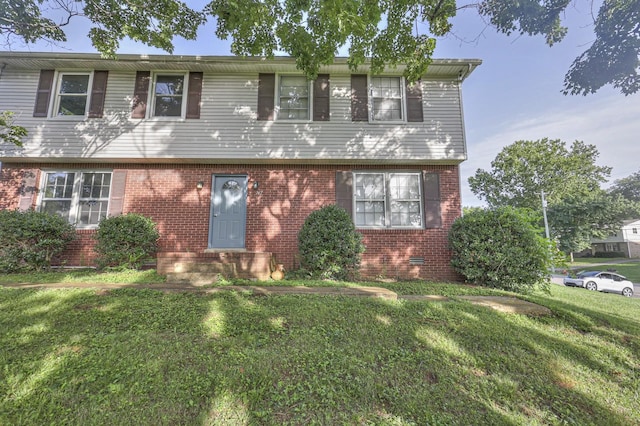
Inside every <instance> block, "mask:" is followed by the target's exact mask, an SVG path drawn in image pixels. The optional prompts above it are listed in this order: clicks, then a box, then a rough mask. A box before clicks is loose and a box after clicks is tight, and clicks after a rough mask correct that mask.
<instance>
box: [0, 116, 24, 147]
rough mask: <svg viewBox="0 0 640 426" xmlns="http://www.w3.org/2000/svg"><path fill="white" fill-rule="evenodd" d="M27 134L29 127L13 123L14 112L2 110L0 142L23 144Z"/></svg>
mask: <svg viewBox="0 0 640 426" xmlns="http://www.w3.org/2000/svg"><path fill="white" fill-rule="evenodd" d="M25 136H27V129H25V128H24V127H22V126H18V125H15V124H13V112H11V111H2V112H0V143H12V144H14V145H16V146H22V138H23V137H25Z"/></svg>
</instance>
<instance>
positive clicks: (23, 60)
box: [0, 52, 482, 79]
mask: <svg viewBox="0 0 640 426" xmlns="http://www.w3.org/2000/svg"><path fill="white" fill-rule="evenodd" d="M481 63H482V61H481V60H479V59H434V60H433V62H432V64H431V65H430V66H429V69H428V71H427V74H426V76H425V77H427V78H429V77H432V78H458V77H462V78H463V79H464V78H466V77H467V76H468V75H469V74H470V73H471V72H472V71H473V69H474V68H475V67H477V66H478V65H480V64H481ZM2 66H6V67H10V68H14V69H100V70H121V71H148V70H164V71H202V72H212V73H221V74H238V73H256V72H259V73H260V72H264V73H271V72H298V70H297V69H296V66H295V60H294V59H293V58H291V57H284V56H278V57H275V58H272V59H265V58H256V57H237V56H182V55H118V57H117V59H103V58H102V57H101V56H100V55H99V54H92V53H34V52H0V67H2ZM368 70H369V66H368V64H364V65H362V66H360V67H359V68H358V71H357V72H360V73H367V72H368ZM403 71H404V67H403V66H398V67H397V68H395V69H388V70H386V72H385V73H389V74H401V73H402V72H403ZM320 72H321V73H329V74H349V73H350V71H349V67H348V65H347V58H342V57H340V58H336V60H335V62H334V63H333V64H331V65H326V66H323V67H321V69H320Z"/></svg>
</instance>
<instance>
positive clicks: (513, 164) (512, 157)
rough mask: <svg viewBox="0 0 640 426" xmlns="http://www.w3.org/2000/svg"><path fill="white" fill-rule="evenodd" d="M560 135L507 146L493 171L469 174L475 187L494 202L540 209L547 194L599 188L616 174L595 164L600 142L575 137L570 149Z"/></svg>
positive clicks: (554, 198)
mask: <svg viewBox="0 0 640 426" xmlns="http://www.w3.org/2000/svg"><path fill="white" fill-rule="evenodd" d="M565 145H566V144H565V142H563V141H561V140H560V139H554V140H550V139H548V138H544V139H540V140H536V141H517V142H515V143H513V144H511V145H509V146H506V147H505V148H503V149H502V151H500V152H499V153H498V155H497V156H496V158H495V159H494V160H493V161H492V162H491V170H490V171H486V170H483V169H478V170H477V171H476V173H475V175H474V176H472V177H470V178H469V186H470V187H471V191H472V192H473V193H474V194H476V196H478V197H479V198H481V199H484V200H486V202H487V203H488V204H489V206H493V207H498V206H513V207H521V208H531V209H535V210H540V209H541V205H542V200H541V192H542V191H544V192H545V195H546V199H547V201H548V202H549V204H554V203H557V202H559V201H561V200H563V199H565V198H567V197H577V196H587V195H589V194H592V193H593V192H594V191H597V190H599V188H600V184H601V183H603V182H606V180H607V178H608V176H609V174H610V173H611V168H610V167H605V166H598V165H596V164H595V162H596V159H597V158H598V155H599V153H598V150H597V149H596V147H595V146H594V145H588V144H585V143H583V142H580V141H575V142H574V143H573V144H571V147H570V148H569V149H567V148H566V146H565Z"/></svg>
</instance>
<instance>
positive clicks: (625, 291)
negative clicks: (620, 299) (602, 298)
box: [622, 287, 633, 297]
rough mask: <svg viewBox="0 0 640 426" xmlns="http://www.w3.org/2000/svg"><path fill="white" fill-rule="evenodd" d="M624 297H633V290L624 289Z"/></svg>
mask: <svg viewBox="0 0 640 426" xmlns="http://www.w3.org/2000/svg"><path fill="white" fill-rule="evenodd" d="M622 295H623V296H625V297H631V296H633V290H631V289H630V288H629V287H625V288H623V289H622Z"/></svg>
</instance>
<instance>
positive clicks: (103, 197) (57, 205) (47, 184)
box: [40, 172, 111, 228]
mask: <svg viewBox="0 0 640 426" xmlns="http://www.w3.org/2000/svg"><path fill="white" fill-rule="evenodd" d="M110 189H111V173H109V172H46V173H45V174H44V182H43V184H42V198H41V201H40V211H43V212H46V213H50V214H57V215H60V216H62V217H63V218H65V219H66V220H67V221H69V223H72V224H75V225H76V226H77V227H78V228H92V227H96V226H97V225H98V224H99V223H100V221H101V220H102V219H104V218H105V217H107V212H108V207H109V193H110Z"/></svg>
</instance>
